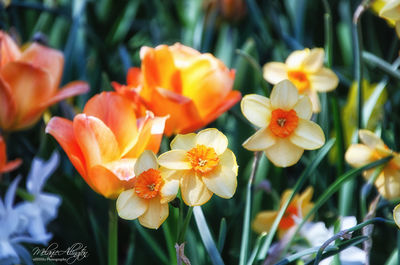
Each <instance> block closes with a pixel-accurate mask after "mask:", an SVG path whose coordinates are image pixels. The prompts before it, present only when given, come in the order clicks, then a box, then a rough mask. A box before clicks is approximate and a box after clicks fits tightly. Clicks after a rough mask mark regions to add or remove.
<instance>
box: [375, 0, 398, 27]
mask: <svg viewBox="0 0 400 265" xmlns="http://www.w3.org/2000/svg"><path fill="white" fill-rule="evenodd" d="M390 1H391V0H374V1H372V3H371V10H372V12H374V13H375V14H376V15H379V13H380V12H381V10H382V8H383V7H384V6H385V5H387V4H388V3H389V2H390ZM386 21H387V22H388V24H389V25H390V26H391V27H394V25H395V24H396V22H395V21H394V20H393V19H386Z"/></svg>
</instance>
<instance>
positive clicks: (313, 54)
mask: <svg viewBox="0 0 400 265" xmlns="http://www.w3.org/2000/svg"><path fill="white" fill-rule="evenodd" d="M323 64H324V49H322V48H314V49H311V51H310V53H309V54H308V55H307V57H306V58H305V59H304V62H303V67H304V69H305V70H306V71H307V72H316V71H318V70H319V69H321V68H322V66H323Z"/></svg>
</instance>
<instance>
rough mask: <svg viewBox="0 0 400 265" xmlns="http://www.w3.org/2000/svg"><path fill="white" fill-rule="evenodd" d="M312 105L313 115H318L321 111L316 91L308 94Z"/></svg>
mask: <svg viewBox="0 0 400 265" xmlns="http://www.w3.org/2000/svg"><path fill="white" fill-rule="evenodd" d="M308 96H309V97H310V100H311V104H312V111H313V112H314V113H319V112H320V111H321V103H320V101H319V96H318V93H317V91H315V90H311V91H310V92H309V94H308Z"/></svg>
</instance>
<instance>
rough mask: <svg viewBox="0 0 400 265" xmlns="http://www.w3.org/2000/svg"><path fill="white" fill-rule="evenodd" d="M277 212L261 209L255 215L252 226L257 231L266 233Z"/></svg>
mask: <svg viewBox="0 0 400 265" xmlns="http://www.w3.org/2000/svg"><path fill="white" fill-rule="evenodd" d="M277 214H278V212H276V211H262V212H260V213H258V214H257V215H256V218H255V219H254V221H253V224H252V228H253V230H254V231H256V232H257V233H260V234H261V233H264V232H265V233H268V232H269V230H270V229H271V227H272V224H273V223H274V221H275V218H276V216H277Z"/></svg>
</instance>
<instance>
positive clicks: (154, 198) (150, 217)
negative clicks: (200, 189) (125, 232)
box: [117, 150, 179, 229]
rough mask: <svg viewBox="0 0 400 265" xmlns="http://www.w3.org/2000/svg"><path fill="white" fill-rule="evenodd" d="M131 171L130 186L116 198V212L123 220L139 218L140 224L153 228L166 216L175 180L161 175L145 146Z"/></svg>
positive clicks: (175, 188)
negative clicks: (131, 184)
mask: <svg viewBox="0 0 400 265" xmlns="http://www.w3.org/2000/svg"><path fill="white" fill-rule="evenodd" d="M134 172H135V176H136V177H135V181H134V185H133V189H130V190H126V191H124V192H122V193H121V194H120V195H119V197H118V199H117V211H118V215H119V216H120V217H121V218H123V219H127V220H133V219H136V218H139V222H140V224H141V225H143V226H145V227H147V228H152V229H157V228H158V227H160V225H161V224H162V223H163V222H164V221H165V219H167V217H168V214H169V208H168V202H170V201H172V200H173V199H174V198H175V196H176V194H177V192H178V188H179V183H178V181H176V180H174V179H172V180H167V179H166V178H165V177H164V176H165V174H164V172H163V170H162V169H159V168H158V164H157V158H156V156H155V155H154V153H153V152H152V151H149V150H146V151H144V152H143V153H142V154H141V155H140V156H139V158H138V160H137V162H136V164H135V167H134Z"/></svg>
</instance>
